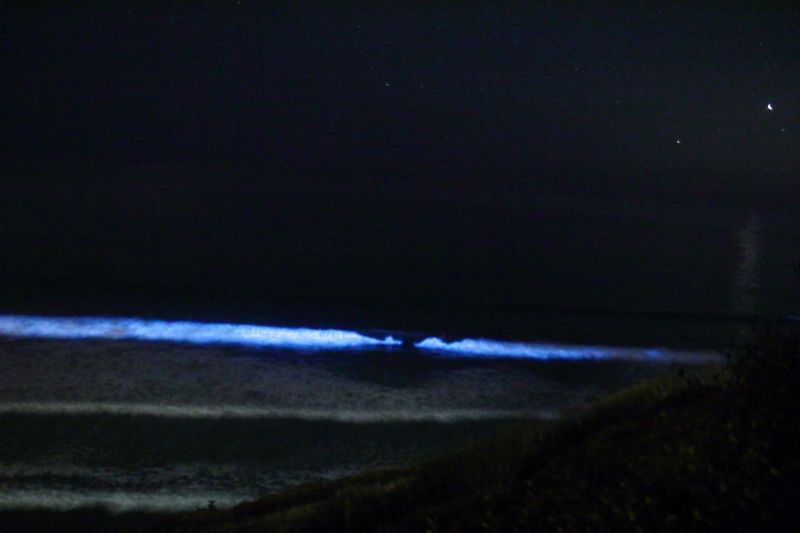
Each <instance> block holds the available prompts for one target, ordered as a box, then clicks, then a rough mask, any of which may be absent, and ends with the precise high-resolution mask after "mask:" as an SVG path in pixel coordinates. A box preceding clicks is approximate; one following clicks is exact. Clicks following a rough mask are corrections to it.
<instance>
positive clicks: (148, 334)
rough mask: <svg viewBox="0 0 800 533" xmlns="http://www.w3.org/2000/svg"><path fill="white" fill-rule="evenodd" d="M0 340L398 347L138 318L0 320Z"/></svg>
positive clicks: (388, 341) (355, 336)
mask: <svg viewBox="0 0 800 533" xmlns="http://www.w3.org/2000/svg"><path fill="white" fill-rule="evenodd" d="M0 335H9V336H14V337H41V338H55V339H137V340H144V341H171V342H188V343H194V344H244V345H252V346H272V347H282V348H294V349H305V350H325V349H342V348H358V347H369V346H396V345H400V344H402V343H401V342H400V341H398V340H396V339H393V338H392V337H386V338H384V339H376V338H373V337H368V336H366V335H361V334H360V333H356V332H354V331H344V330H338V329H308V328H284V327H272V326H255V325H249V324H215V323H200V322H186V321H179V322H168V321H163V320H141V319H138V318H95V317H59V318H54V317H40V316H21V315H2V316H0Z"/></svg>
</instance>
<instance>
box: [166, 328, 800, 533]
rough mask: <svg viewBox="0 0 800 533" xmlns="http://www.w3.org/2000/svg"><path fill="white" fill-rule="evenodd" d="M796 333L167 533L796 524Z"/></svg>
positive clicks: (799, 449) (799, 462) (799, 499)
mask: <svg viewBox="0 0 800 533" xmlns="http://www.w3.org/2000/svg"><path fill="white" fill-rule="evenodd" d="M798 385H800V340H798V337H797V336H786V335H771V336H762V337H761V338H760V339H758V340H757V341H756V342H754V343H753V344H752V345H750V346H748V347H745V348H743V349H741V350H737V351H736V352H734V353H732V354H731V355H730V357H729V364H728V365H727V366H726V367H725V368H721V367H718V368H713V369H710V370H706V371H704V372H701V373H697V374H692V375H688V376H671V377H669V378H664V379H660V380H656V381H652V382H648V383H644V384H640V385H637V386H634V387H631V388H628V389H625V390H623V391H621V392H619V393H617V394H614V395H612V396H610V397H608V398H606V399H604V400H602V401H600V402H597V403H596V404H595V405H593V406H592V407H591V408H590V409H587V410H584V411H580V412H575V413H572V414H570V415H569V416H567V417H565V418H563V419H561V420H558V421H555V422H549V423H548V422H534V421H531V422H526V423H519V424H516V425H514V426H510V427H508V428H506V429H505V430H504V431H502V432H499V433H498V434H496V435H495V436H493V437H492V438H490V439H485V440H483V441H481V442H478V443H476V444H474V445H472V446H470V447H468V448H465V449H462V450H458V451H454V452H452V453H449V454H447V455H443V456H439V457H436V458H431V459H429V460H426V461H422V462H420V463H418V464H415V465H412V466H409V467H407V468H397V469H386V470H377V471H374V472H369V473H367V474H364V475H361V476H357V477H353V478H348V479H344V480H338V481H333V482H326V483H317V484H311V485H304V486H301V487H297V488H294V489H291V490H289V491H286V492H284V493H281V494H277V495H273V496H268V497H266V498H263V499H261V500H258V501H256V502H250V503H245V504H242V505H239V506H237V507H235V508H233V509H230V510H219V511H199V512H195V513H191V514H188V515H184V516H181V517H179V518H177V519H174V520H170V521H166V522H163V523H162V524H160V525H159V528H157V529H159V530H165V531H200V530H220V531H251V530H252V531H256V530H258V531H317V530H332V531H365V530H371V531H434V532H435V531H465V530H488V531H515V530H516V531H528V530H539V529H541V530H548V531H550V530H555V531H559V530H561V531H576V530H592V531H596V530H613V531H620V530H632V531H652V530H665V529H669V530H676V529H678V530H698V529H723V528H725V529H732V530H790V529H793V530H800V511H796V509H800V495H798V493H797V492H795V487H797V486H798V480H800V476H799V475H798V474H800V437H798V430H797V422H796V421H797V420H800V416H797V415H798V414H800V413H798V406H799V405H800V402H798V394H800V392H798V391H800V388H799V387H798Z"/></svg>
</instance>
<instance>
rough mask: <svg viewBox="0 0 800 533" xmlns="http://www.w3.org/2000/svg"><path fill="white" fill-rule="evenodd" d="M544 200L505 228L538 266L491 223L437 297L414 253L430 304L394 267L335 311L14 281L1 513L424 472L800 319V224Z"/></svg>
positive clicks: (2, 371) (4, 386)
mask: <svg viewBox="0 0 800 533" xmlns="http://www.w3.org/2000/svg"><path fill="white" fill-rule="evenodd" d="M540 207H541V211H540V213H539V214H538V215H536V216H535V217H533V218H532V217H531V216H525V217H523V216H519V215H515V214H508V213H506V215H504V216H505V217H506V218H504V219H502V220H500V222H498V224H497V225H495V226H494V228H495V230H493V231H498V232H499V231H500V230H498V229H497V228H501V229H502V226H504V225H506V224H507V225H508V227H509V228H512V227H513V228H514V232H515V233H514V235H522V237H515V238H514V239H512V241H513V242H512V243H511V246H518V247H524V249H520V251H519V260H518V261H515V260H514V258H513V254H512V256H511V258H509V255H508V254H505V255H504V256H502V258H498V261H497V263H496V264H495V263H493V262H492V260H491V259H492V253H495V252H497V250H499V249H500V248H502V247H503V246H508V245H509V244H508V243H507V242H506V243H502V242H500V243H496V242H494V241H493V240H492V239H493V237H495V236H496V235H494V234H493V233H492V232H488V233H487V232H486V231H484V233H483V234H482V233H481V231H480V230H476V232H477V233H476V234H475V235H473V236H472V239H471V242H473V244H475V246H478V244H476V243H480V249H479V250H464V251H463V252H459V250H458V249H457V246H456V245H457V244H458V242H457V243H456V245H452V244H451V245H450V246H454V248H453V249H451V250H449V251H447V254H446V255H447V257H448V264H453V263H452V258H453V257H454V256H455V255H458V254H459V253H463V255H464V262H465V265H466V266H465V268H464V270H463V271H452V270H446V269H443V268H444V267H443V266H442V265H444V263H441V264H440V263H437V260H436V257H437V256H436V255H435V254H434V255H432V256H431V257H432V262H431V264H430V268H431V269H432V270H431V272H432V273H431V272H428V273H426V274H425V275H420V277H419V280H421V281H418V282H415V281H413V280H415V279H417V278H415V276H414V275H413V272H408V271H407V269H408V268H416V267H417V266H418V265H409V264H407V263H408V261H410V259H408V260H406V259H404V258H403V257H400V258H398V265H395V266H394V267H392V268H394V269H395V270H392V269H391V268H389V269H388V270H384V271H383V275H385V276H386V277H387V278H390V279H393V280H400V282H402V280H407V283H408V285H409V291H410V292H412V293H413V294H416V295H419V294H423V293H424V292H425V291H426V290H429V289H430V290H433V289H436V293H435V297H431V298H430V299H428V300H426V299H424V298H422V299H421V298H412V299H410V300H404V299H403V298H397V297H396V296H397V295H398V294H400V293H402V292H403V291H402V290H399V289H397V288H396V287H395V288H394V289H392V290H391V291H389V289H386V288H385V287H384V286H383V285H382V284H381V279H382V278H381V274H380V272H371V273H370V274H369V275H367V276H365V277H364V279H363V284H362V285H359V286H361V287H362V289H361V291H363V293H362V292H359V291H355V292H352V291H351V292H350V293H349V295H347V296H341V295H339V296H337V295H336V294H335V291H334V292H331V293H329V294H328V295H327V296H326V297H324V298H317V297H314V298H292V297H286V296H280V295H279V296H275V295H274V294H273V295H272V296H271V297H269V298H268V297H261V296H259V297H253V296H252V295H250V296H248V295H247V294H246V293H247V291H246V290H242V287H238V288H235V290H234V289H231V291H230V292H229V293H223V292H220V291H217V292H216V293H214V294H213V295H208V296H202V297H200V296H198V294H197V293H196V292H195V291H193V290H191V287H189V288H188V289H187V290H186V292H185V293H182V292H181V291H179V290H175V289H174V288H173V289H172V290H171V291H167V290H165V291H164V292H163V293H161V292H159V291H157V290H153V289H152V288H148V289H142V290H137V289H135V288H130V287H128V288H123V289H117V288H114V289H108V290H98V289H97V288H96V287H95V288H93V289H92V290H83V289H82V288H81V287H80V286H77V287H76V286H68V287H67V286H62V285H58V284H55V285H52V286H46V287H35V286H32V285H31V284H28V285H27V286H24V287H22V286H15V285H13V284H10V285H7V286H5V287H3V288H2V297H3V299H2V302H3V304H2V307H0V314H2V317H0V319H2V320H0V322H2V324H0V325H2V326H3V327H2V328H0V488H1V489H2V490H0V510H4V511H10V510H24V509H39V508H43V509H50V510H70V509H76V508H82V507H97V506H100V507H103V508H105V509H108V510H111V511H113V512H123V511H148V512H160V511H176V510H185V509H194V508H197V507H203V506H205V505H206V503H207V502H208V501H209V500H215V501H216V504H217V505H218V506H227V505H232V504H235V503H236V502H239V501H242V500H245V499H251V498H255V497H257V496H259V495H262V494H265V493H270V492H275V491H279V490H282V489H285V488H286V487H290V486H292V485H295V484H298V483H303V482H307V481H312V480H319V479H331V478H337V477H341V476H346V475H350V474H353V473H357V472H360V471H363V470H365V469H369V468H373V467H378V466H388V465H397V464H403V463H405V462H407V461H409V460H412V459H414V458H418V457H421V456H425V455H426V454H431V453H435V452H437V451H441V450H444V449H448V448H452V447H456V446H460V445H464V444H465V443H467V442H469V441H470V440H472V439H475V438H477V437H480V436H481V435H487V434H489V433H491V432H492V431H494V430H495V429H497V428H498V427H500V426H502V425H504V424H507V423H508V422H510V421H513V420H518V419H520V418H531V417H532V418H545V419H549V418H553V417H558V416H560V415H561V414H562V413H564V412H565V411H568V410H570V409H572V408H575V407H579V406H581V405H584V404H586V403H587V402H590V401H592V400H594V399H596V398H598V397H601V396H603V395H605V394H608V393H609V392H612V391H614V390H617V389H619V388H621V387H624V386H626V385H629V384H633V383H636V382H639V381H641V380H644V379H648V378H651V377H655V376H659V375H663V374H666V373H670V372H677V369H678V368H679V367H681V366H685V365H694V364H707V363H709V362H714V361H717V360H718V358H717V356H716V355H714V350H717V349H720V348H725V347H727V346H729V345H730V344H731V342H733V341H735V339H737V338H738V337H739V336H740V335H742V334H743V332H745V331H746V330H747V328H748V327H749V326H748V324H751V323H752V322H758V323H762V324H766V325H776V324H780V323H782V322H784V321H785V320H786V317H787V316H788V315H791V314H796V312H797V311H798V305H797V302H798V298H797V288H796V287H795V286H793V279H792V270H791V265H792V262H793V261H794V260H795V259H796V258H797V253H798V248H797V243H798V240H797V235H796V233H795V230H796V227H795V222H796V220H795V219H794V218H793V216H794V214H795V213H793V212H792V211H790V210H788V209H785V208H780V209H774V210H772V209H768V208H759V209H756V208H748V209H743V208H732V207H725V208H719V209H710V208H708V207H707V206H706V207H703V208H700V207H696V208H691V207H689V208H685V209H682V210H675V209H669V207H668V206H665V205H664V204H659V203H655V202H653V203H649V204H648V203H647V202H644V201H642V202H638V203H636V202H634V203H631V202H623V201H621V200H619V201H612V200H607V201H606V203H605V204H604V205H603V206H602V208H600V207H598V206H597V204H596V203H589V202H586V203H584V204H581V203H580V202H576V203H575V204H574V205H571V206H569V208H567V207H565V206H563V205H562V204H559V203H558V202H553V203H551V204H546V203H543V204H542V205H541V206H540ZM420 216H431V215H430V214H427V215H426V214H425V213H422V214H421V215H420ZM537 217H538V218H537ZM534 220H535V221H536V224H533V222H532V221H534ZM453 224H455V226H454V225H453ZM460 224H462V226H463V228H466V227H467V226H469V224H468V223H467V222H464V221H462V222H461V223H460ZM525 224H530V229H529V230H526V227H525ZM447 226H448V229H447V231H445V230H444V229H442V228H440V229H441V231H442V232H444V233H447V234H449V233H452V234H453V235H456V234H457V233H458V232H457V231H456V230H457V229H458V227H457V226H458V224H456V223H454V222H453V220H452V219H450V221H449V222H448V225H447ZM433 227H434V228H436V227H437V226H436V225H435V224H434V226H433ZM526 231H530V233H525V232H526ZM448 232H449V233H448ZM444 233H443V235H444ZM556 235H558V238H556V237H555V236H556ZM456 240H458V239H456ZM464 242H466V241H464ZM462 244H463V243H462ZM384 251H385V249H384ZM443 253H444V252H443ZM497 253H499V252H497ZM498 257H499V256H498ZM482 258H483V259H482ZM377 263H381V262H380V261H378V262H377ZM440 267H441V270H440V271H437V270H436V269H437V268H440ZM493 269H494V270H496V272H494V274H492V270H493ZM275 272H277V271H276V270H274V269H273V270H272V273H273V274H275ZM347 272H350V273H352V269H351V270H349V271H347ZM347 272H345V273H344V274H342V276H347V275H349V274H347ZM475 272H480V275H475ZM276 275H277V274H276ZM472 275H475V277H474V280H471V279H470V276H472ZM286 276H289V275H288V274H286ZM289 277H290V276H289ZM289 277H287V278H286V279H289ZM315 280H316V282H318V283H320V284H321V283H322V277H317V278H315ZM436 283H438V284H439V287H433V286H434V285H436ZM426 284H427V285H426ZM348 286H350V287H352V286H355V285H354V284H353V283H352V282H351V283H350V285H348ZM371 287H372V288H374V289H375V290H374V291H370V290H369V289H370V288H371ZM387 291H388V292H387ZM460 293H463V298H460V296H459V294H460ZM226 294H229V297H226ZM259 294H260V293H259ZM364 294H372V295H373V296H374V297H369V298H366V297H364ZM432 294H433V293H432ZM12 315H13V316H15V317H18V318H19V317H20V316H22V317H42V316H50V317H53V316H90V317H91V316H94V317H96V316H112V317H137V316H138V317H144V318H147V319H164V320H178V319H180V320H189V321H193V322H195V323H198V324H203V323H236V324H259V325H267V326H280V327H283V328H289V329H287V331H289V330H291V328H297V327H305V328H312V329H315V330H318V329H320V328H337V329H339V330H345V331H347V332H353V334H356V335H358V336H359V337H358V338H359V339H371V340H377V341H383V340H384V339H387V338H391V339H394V340H397V341H399V344H396V343H388V342H387V343H378V344H369V343H367V344H366V345H365V344H363V343H362V344H359V343H356V345H353V346H331V345H326V344H324V343H323V344H321V345H320V344H318V343H315V342H316V341H314V342H311V341H308V340H307V339H306V340H303V341H301V342H300V344H296V345H291V346H289V345H286V344H285V343H283V341H281V342H271V341H270V342H266V343H261V344H259V343H250V342H240V341H234V342H228V341H225V340H224V339H223V340H220V339H215V340H214V342H212V343H210V344H207V343H200V342H198V341H197V340H196V339H191V338H189V339H187V338H183V339H175V338H161V339H152V338H151V339H149V340H148V339H145V338H142V337H141V335H139V334H138V333H135V332H133V330H132V329H131V328H132V326H131V325H130V324H127V323H120V324H112V325H111V326H108V328H106V329H105V330H103V331H102V332H101V333H94V334H90V335H89V334H81V335H75V336H74V337H76V338H65V337H68V336H70V335H68V334H66V333H64V330H63V329H62V330H60V332H56V333H53V332H51V333H50V334H45V333H42V332H41V331H38V332H37V331H34V330H35V328H33V329H31V328H28V329H25V328H21V327H20V325H19V323H17V322H13V323H10V322H8V320H10V319H9V316H12ZM18 318H17V319H18ZM9 324H11V325H9ZM62 326H63V327H66V326H64V324H61V326H60V327H62ZM67 326H69V324H67ZM73 326H74V324H73V325H72V326H70V327H73ZM3 328H4V329H3ZM132 332H133V333H132ZM84 333H85V331H84ZM426 339H427V340H426ZM433 339H437V340H433ZM465 340H466V341H465ZM359 342H360V341H359ZM370 342H372V341H370ZM303 343H305V344H303Z"/></svg>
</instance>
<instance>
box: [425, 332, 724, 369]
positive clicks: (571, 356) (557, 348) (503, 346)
mask: <svg viewBox="0 0 800 533" xmlns="http://www.w3.org/2000/svg"><path fill="white" fill-rule="evenodd" d="M414 346H415V347H416V348H418V349H420V350H427V351H431V352H435V353H440V354H443V355H448V356H455V357H476V358H511V359H538V360H559V359H560V360H584V359H611V360H613V359H616V360H624V361H661V362H679V363H712V362H719V361H721V360H722V358H721V357H720V356H719V354H717V353H716V352H689V351H679V350H671V349H667V348H630V347H613V346H575V345H568V344H546V343H524V342H507V341H495V340H489V339H462V340H459V341H454V342H445V341H443V340H442V339H439V338H437V337H429V338H427V339H425V340H422V341H420V342H418V343H416V344H415V345H414Z"/></svg>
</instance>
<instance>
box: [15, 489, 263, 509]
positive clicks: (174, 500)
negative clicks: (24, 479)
mask: <svg viewBox="0 0 800 533" xmlns="http://www.w3.org/2000/svg"><path fill="white" fill-rule="evenodd" d="M253 496H254V495H252V494H247V493H241V494H235V493H228V492H186V493H178V494H172V493H170V494H164V493H163V492H158V491H152V492H127V491H87V492H76V491H72V490H48V489H16V490H14V489H11V490H3V491H0V510H9V509H11V510H21V509H22V510H35V509H50V510H56V511H68V510H71V509H78V508H88V507H101V508H104V509H107V510H108V511H110V512H112V513H123V512H130V511H149V512H170V511H173V512H174V511H191V510H195V509H198V508H205V506H206V505H207V502H208V501H209V500H214V501H215V502H216V505H217V507H218V508H225V507H232V506H233V505H236V504H237V503H240V502H241V501H243V500H246V499H252V498H253Z"/></svg>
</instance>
